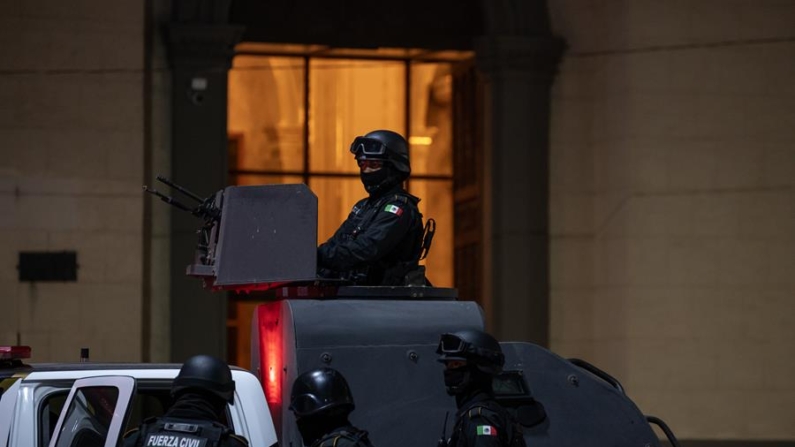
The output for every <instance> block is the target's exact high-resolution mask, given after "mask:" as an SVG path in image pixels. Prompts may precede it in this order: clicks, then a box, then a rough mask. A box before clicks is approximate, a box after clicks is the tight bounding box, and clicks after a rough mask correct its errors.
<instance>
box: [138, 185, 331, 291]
mask: <svg viewBox="0 0 795 447" xmlns="http://www.w3.org/2000/svg"><path fill="white" fill-rule="evenodd" d="M157 179H158V180H159V181H161V182H163V183H165V184H166V185H168V186H170V187H172V188H174V189H176V190H177V191H179V192H181V193H183V194H185V195H186V196H188V197H190V198H191V199H192V200H194V201H196V202H198V203H199V205H198V206H196V207H194V208H191V207H189V206H187V205H185V204H183V203H181V202H179V201H178V200H176V199H174V198H173V197H169V196H167V195H165V194H163V193H161V192H159V191H157V190H154V189H151V188H148V187H147V186H144V190H145V191H146V192H148V193H150V194H153V195H155V196H157V197H159V198H160V199H161V200H163V201H164V202H166V203H168V204H170V205H172V206H174V207H176V208H178V209H180V210H182V211H185V212H189V213H191V214H193V215H194V216H197V217H199V218H201V219H203V220H204V224H203V225H202V227H201V228H200V229H199V231H198V234H199V242H198V244H197V247H196V252H195V255H194V261H193V264H191V265H189V266H188V267H187V269H186V273H187V274H188V275H189V276H194V277H198V278H201V279H202V280H203V281H204V285H205V287H208V288H211V289H213V290H235V291H255V290H268V289H271V288H274V287H278V286H280V285H283V284H286V283H294V282H309V281H314V280H316V277H317V274H316V271H317V197H316V196H315V194H314V193H313V192H312V191H311V190H310V189H309V188H308V187H307V186H306V185H304V184H291V185H257V186H228V187H226V188H224V189H222V190H220V191H218V192H216V193H215V194H213V195H212V196H210V197H208V198H206V199H202V198H201V197H199V196H197V195H196V194H193V193H191V192H190V191H188V190H186V189H185V188H183V187H181V186H179V185H176V184H175V183H173V182H171V181H170V180H168V179H166V178H164V177H162V176H158V177H157Z"/></svg>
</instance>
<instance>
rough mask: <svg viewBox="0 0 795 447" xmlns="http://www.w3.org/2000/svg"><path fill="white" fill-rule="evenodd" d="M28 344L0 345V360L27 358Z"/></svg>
mask: <svg viewBox="0 0 795 447" xmlns="http://www.w3.org/2000/svg"><path fill="white" fill-rule="evenodd" d="M29 358H30V346H0V360H17V359H29Z"/></svg>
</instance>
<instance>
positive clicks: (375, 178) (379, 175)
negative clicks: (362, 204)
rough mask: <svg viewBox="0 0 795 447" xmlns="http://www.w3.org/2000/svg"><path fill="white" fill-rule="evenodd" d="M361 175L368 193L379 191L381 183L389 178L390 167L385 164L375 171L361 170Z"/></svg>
mask: <svg viewBox="0 0 795 447" xmlns="http://www.w3.org/2000/svg"><path fill="white" fill-rule="evenodd" d="M359 176H360V177H361V179H362V184H364V189H365V190H367V192H368V193H370V194H373V193H375V192H377V191H378V190H379V189H380V187H381V185H383V184H384V183H385V182H386V180H387V179H388V178H389V168H387V167H386V166H384V167H382V168H381V169H379V170H377V171H375V172H368V173H364V172H361V173H360V174H359Z"/></svg>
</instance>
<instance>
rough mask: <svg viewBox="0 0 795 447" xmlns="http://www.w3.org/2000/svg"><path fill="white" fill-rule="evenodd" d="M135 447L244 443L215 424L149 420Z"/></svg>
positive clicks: (224, 446)
mask: <svg viewBox="0 0 795 447" xmlns="http://www.w3.org/2000/svg"><path fill="white" fill-rule="evenodd" d="M135 445H136V446H142V447H150V446H158V447H159V446H168V447H171V446H173V447H231V446H234V447H237V446H240V447H245V446H247V445H248V442H247V441H246V440H245V439H244V438H242V437H239V436H236V435H234V433H233V432H232V430H230V429H229V428H227V427H226V426H224V425H221V424H219V423H217V422H210V421H190V420H187V419H171V418H168V419H167V418H150V419H147V420H146V421H144V424H143V426H142V428H141V430H140V431H139V432H138V438H137V441H136V443H135Z"/></svg>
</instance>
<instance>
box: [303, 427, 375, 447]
mask: <svg viewBox="0 0 795 447" xmlns="http://www.w3.org/2000/svg"><path fill="white" fill-rule="evenodd" d="M312 447H373V444H372V443H371V442H370V439H369V438H368V437H367V431H365V430H359V429H358V428H356V427H353V426H350V425H349V426H347V427H339V428H337V429H335V430H333V431H332V432H331V433H328V434H327V435H325V436H323V437H322V438H320V439H318V440H317V441H315V442H314V443H313V444H312Z"/></svg>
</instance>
